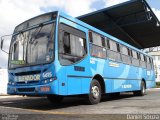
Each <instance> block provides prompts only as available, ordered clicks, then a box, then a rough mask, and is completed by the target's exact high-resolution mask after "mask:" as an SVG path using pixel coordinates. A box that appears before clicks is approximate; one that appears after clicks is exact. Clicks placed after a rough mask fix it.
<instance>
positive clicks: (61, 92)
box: [1, 11, 155, 104]
mask: <svg viewBox="0 0 160 120" xmlns="http://www.w3.org/2000/svg"><path fill="white" fill-rule="evenodd" d="M1 49H3V40H2V41H1ZM8 74H9V81H8V88H7V91H8V94H10V95H28V96H30V95H31V96H37V95H38V96H41V95H42V96H44V95H45V96H47V97H48V99H49V100H50V101H51V102H54V103H58V102H60V101H62V100H63V98H64V97H65V96H70V95H85V96H86V99H87V101H88V102H89V104H97V103H99V102H100V100H101V96H102V94H107V93H114V94H119V93H120V92H133V93H134V94H135V95H139V96H143V95H144V94H145V93H146V89H147V88H151V87H154V86H155V73H154V66H153V59H152V57H150V56H149V55H147V54H146V53H143V52H142V51H141V50H139V49H137V48H135V47H133V46H131V45H129V44H127V43H125V42H123V41H121V40H119V39H117V38H115V37H113V36H111V35H109V34H107V33H104V32H102V31H100V30H98V29H96V28H94V27H92V26H90V25H88V24H86V23H84V22H82V21H80V20H78V19H76V18H73V17H71V16H68V15H66V14H64V13H61V12H58V11H56V12H51V13H47V14H43V15H40V16H37V17H34V18H32V19H29V20H27V21H25V22H23V23H21V24H20V25H18V26H17V27H16V28H15V30H14V32H13V35H12V39H11V43H10V48H9V60H8Z"/></svg>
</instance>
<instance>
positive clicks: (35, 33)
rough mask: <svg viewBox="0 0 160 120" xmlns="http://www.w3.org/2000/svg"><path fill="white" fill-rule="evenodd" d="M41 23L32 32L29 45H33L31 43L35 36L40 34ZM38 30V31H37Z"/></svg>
mask: <svg viewBox="0 0 160 120" xmlns="http://www.w3.org/2000/svg"><path fill="white" fill-rule="evenodd" d="M43 26H44V25H43V23H41V24H39V26H38V27H37V28H36V29H35V31H34V32H33V33H34V34H33V35H32V36H31V38H30V40H29V41H28V42H29V43H30V44H33V42H34V41H35V39H36V36H37V35H38V34H39V33H40V32H41V30H42V28H43ZM38 30H39V31H38Z"/></svg>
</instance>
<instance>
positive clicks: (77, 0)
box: [0, 0, 160, 68]
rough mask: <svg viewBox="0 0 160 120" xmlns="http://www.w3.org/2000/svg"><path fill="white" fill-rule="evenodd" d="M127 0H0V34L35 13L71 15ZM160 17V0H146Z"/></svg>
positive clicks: (3, 61) (1, 63) (1, 58)
mask: <svg viewBox="0 0 160 120" xmlns="http://www.w3.org/2000/svg"><path fill="white" fill-rule="evenodd" d="M125 1H128V0H0V36H3V35H7V34H12V33H13V30H14V28H15V26H17V25H18V24H20V23H22V22H23V21H25V20H27V19H29V18H32V17H35V16H37V15H40V14H43V13H46V12H51V11H57V10H59V11H62V12H65V13H67V14H69V15H71V16H73V17H76V16H80V15H83V14H86V13H89V12H92V11H96V10H99V9H103V8H106V7H109V6H112V5H115V4H118V3H122V2H125ZM147 2H148V3H149V5H150V6H151V8H152V10H153V11H154V12H155V14H156V15H157V17H158V18H159V19H160V0H147ZM7 56H8V55H7V54H5V53H3V52H2V51H0V67H1V68H7V63H8V62H7Z"/></svg>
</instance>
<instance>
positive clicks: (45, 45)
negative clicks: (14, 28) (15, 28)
mask: <svg viewBox="0 0 160 120" xmlns="http://www.w3.org/2000/svg"><path fill="white" fill-rule="evenodd" d="M54 28H55V24H54V23H52V24H47V25H42V26H39V27H37V28H34V29H31V30H28V31H25V32H20V33H19V34H17V35H14V36H13V37H12V41H11V46H10V57H9V68H15V67H22V66H28V65H37V64H44V63H49V62H51V61H52V60H53V57H54V54H53V53H54V52H53V49H54V41H53V39H54Z"/></svg>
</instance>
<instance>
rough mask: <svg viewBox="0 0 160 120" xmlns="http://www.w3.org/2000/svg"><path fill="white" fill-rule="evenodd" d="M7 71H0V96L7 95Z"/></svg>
mask: <svg viewBox="0 0 160 120" xmlns="http://www.w3.org/2000/svg"><path fill="white" fill-rule="evenodd" d="M7 83H8V71H7V69H0V95H6V94H7Z"/></svg>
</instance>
